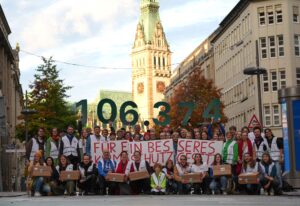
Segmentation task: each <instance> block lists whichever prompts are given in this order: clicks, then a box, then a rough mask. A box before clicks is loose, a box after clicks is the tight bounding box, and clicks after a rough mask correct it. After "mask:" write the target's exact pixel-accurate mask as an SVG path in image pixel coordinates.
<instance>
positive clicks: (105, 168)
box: [98, 149, 116, 195]
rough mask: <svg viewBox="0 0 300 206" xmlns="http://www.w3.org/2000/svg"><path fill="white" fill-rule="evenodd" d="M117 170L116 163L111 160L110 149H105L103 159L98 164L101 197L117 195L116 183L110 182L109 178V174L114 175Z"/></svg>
mask: <svg viewBox="0 0 300 206" xmlns="http://www.w3.org/2000/svg"><path fill="white" fill-rule="evenodd" d="M115 170H116V163H115V162H114V161H113V160H111V159H110V154H109V151H108V149H103V158H102V159H101V160H99V162H98V174H99V184H100V194H101V195H114V194H115V193H116V183H115V182H110V181H109V179H108V177H107V174H108V173H114V172H115ZM107 190H108V191H107Z"/></svg>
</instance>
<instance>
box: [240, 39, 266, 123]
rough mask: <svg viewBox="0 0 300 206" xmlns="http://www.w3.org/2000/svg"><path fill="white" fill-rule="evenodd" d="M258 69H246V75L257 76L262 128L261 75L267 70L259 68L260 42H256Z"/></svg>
mask: <svg viewBox="0 0 300 206" xmlns="http://www.w3.org/2000/svg"><path fill="white" fill-rule="evenodd" d="M255 43H256V67H248V68H245V69H244V74H245V75H251V76H252V75H256V77H257V90H258V112H259V119H260V123H261V126H262V127H263V126H264V124H263V117H262V97H261V85H260V75H263V74H266V73H267V70H266V69H265V68H261V67H259V54H258V40H256V42H255Z"/></svg>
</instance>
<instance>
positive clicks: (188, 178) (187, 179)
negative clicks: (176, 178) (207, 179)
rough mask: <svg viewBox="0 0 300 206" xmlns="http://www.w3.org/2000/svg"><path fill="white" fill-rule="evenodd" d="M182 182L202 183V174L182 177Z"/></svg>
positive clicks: (190, 174)
mask: <svg viewBox="0 0 300 206" xmlns="http://www.w3.org/2000/svg"><path fill="white" fill-rule="evenodd" d="M182 181H184V182H187V183H201V182H202V173H189V174H184V175H183V176H182Z"/></svg>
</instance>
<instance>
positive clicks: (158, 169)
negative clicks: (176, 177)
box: [150, 163, 167, 195]
mask: <svg viewBox="0 0 300 206" xmlns="http://www.w3.org/2000/svg"><path fill="white" fill-rule="evenodd" d="M153 169H154V172H153V173H152V175H151V177H150V186H151V193H152V194H153V195H164V194H165V193H166V187H167V178H166V175H165V174H164V173H163V172H162V166H161V164H159V163H155V164H154V166H153Z"/></svg>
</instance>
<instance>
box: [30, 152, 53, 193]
mask: <svg viewBox="0 0 300 206" xmlns="http://www.w3.org/2000/svg"><path fill="white" fill-rule="evenodd" d="M42 153H43V151H41V150H38V151H36V152H35V154H34V159H33V160H32V161H30V163H29V167H28V179H27V184H28V188H29V189H30V191H31V195H32V196H35V197H39V196H41V194H43V195H46V194H48V193H49V192H51V190H50V188H48V187H44V177H33V176H32V173H33V169H34V167H36V166H45V163H44V161H43V159H42V157H43V156H42Z"/></svg>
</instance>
